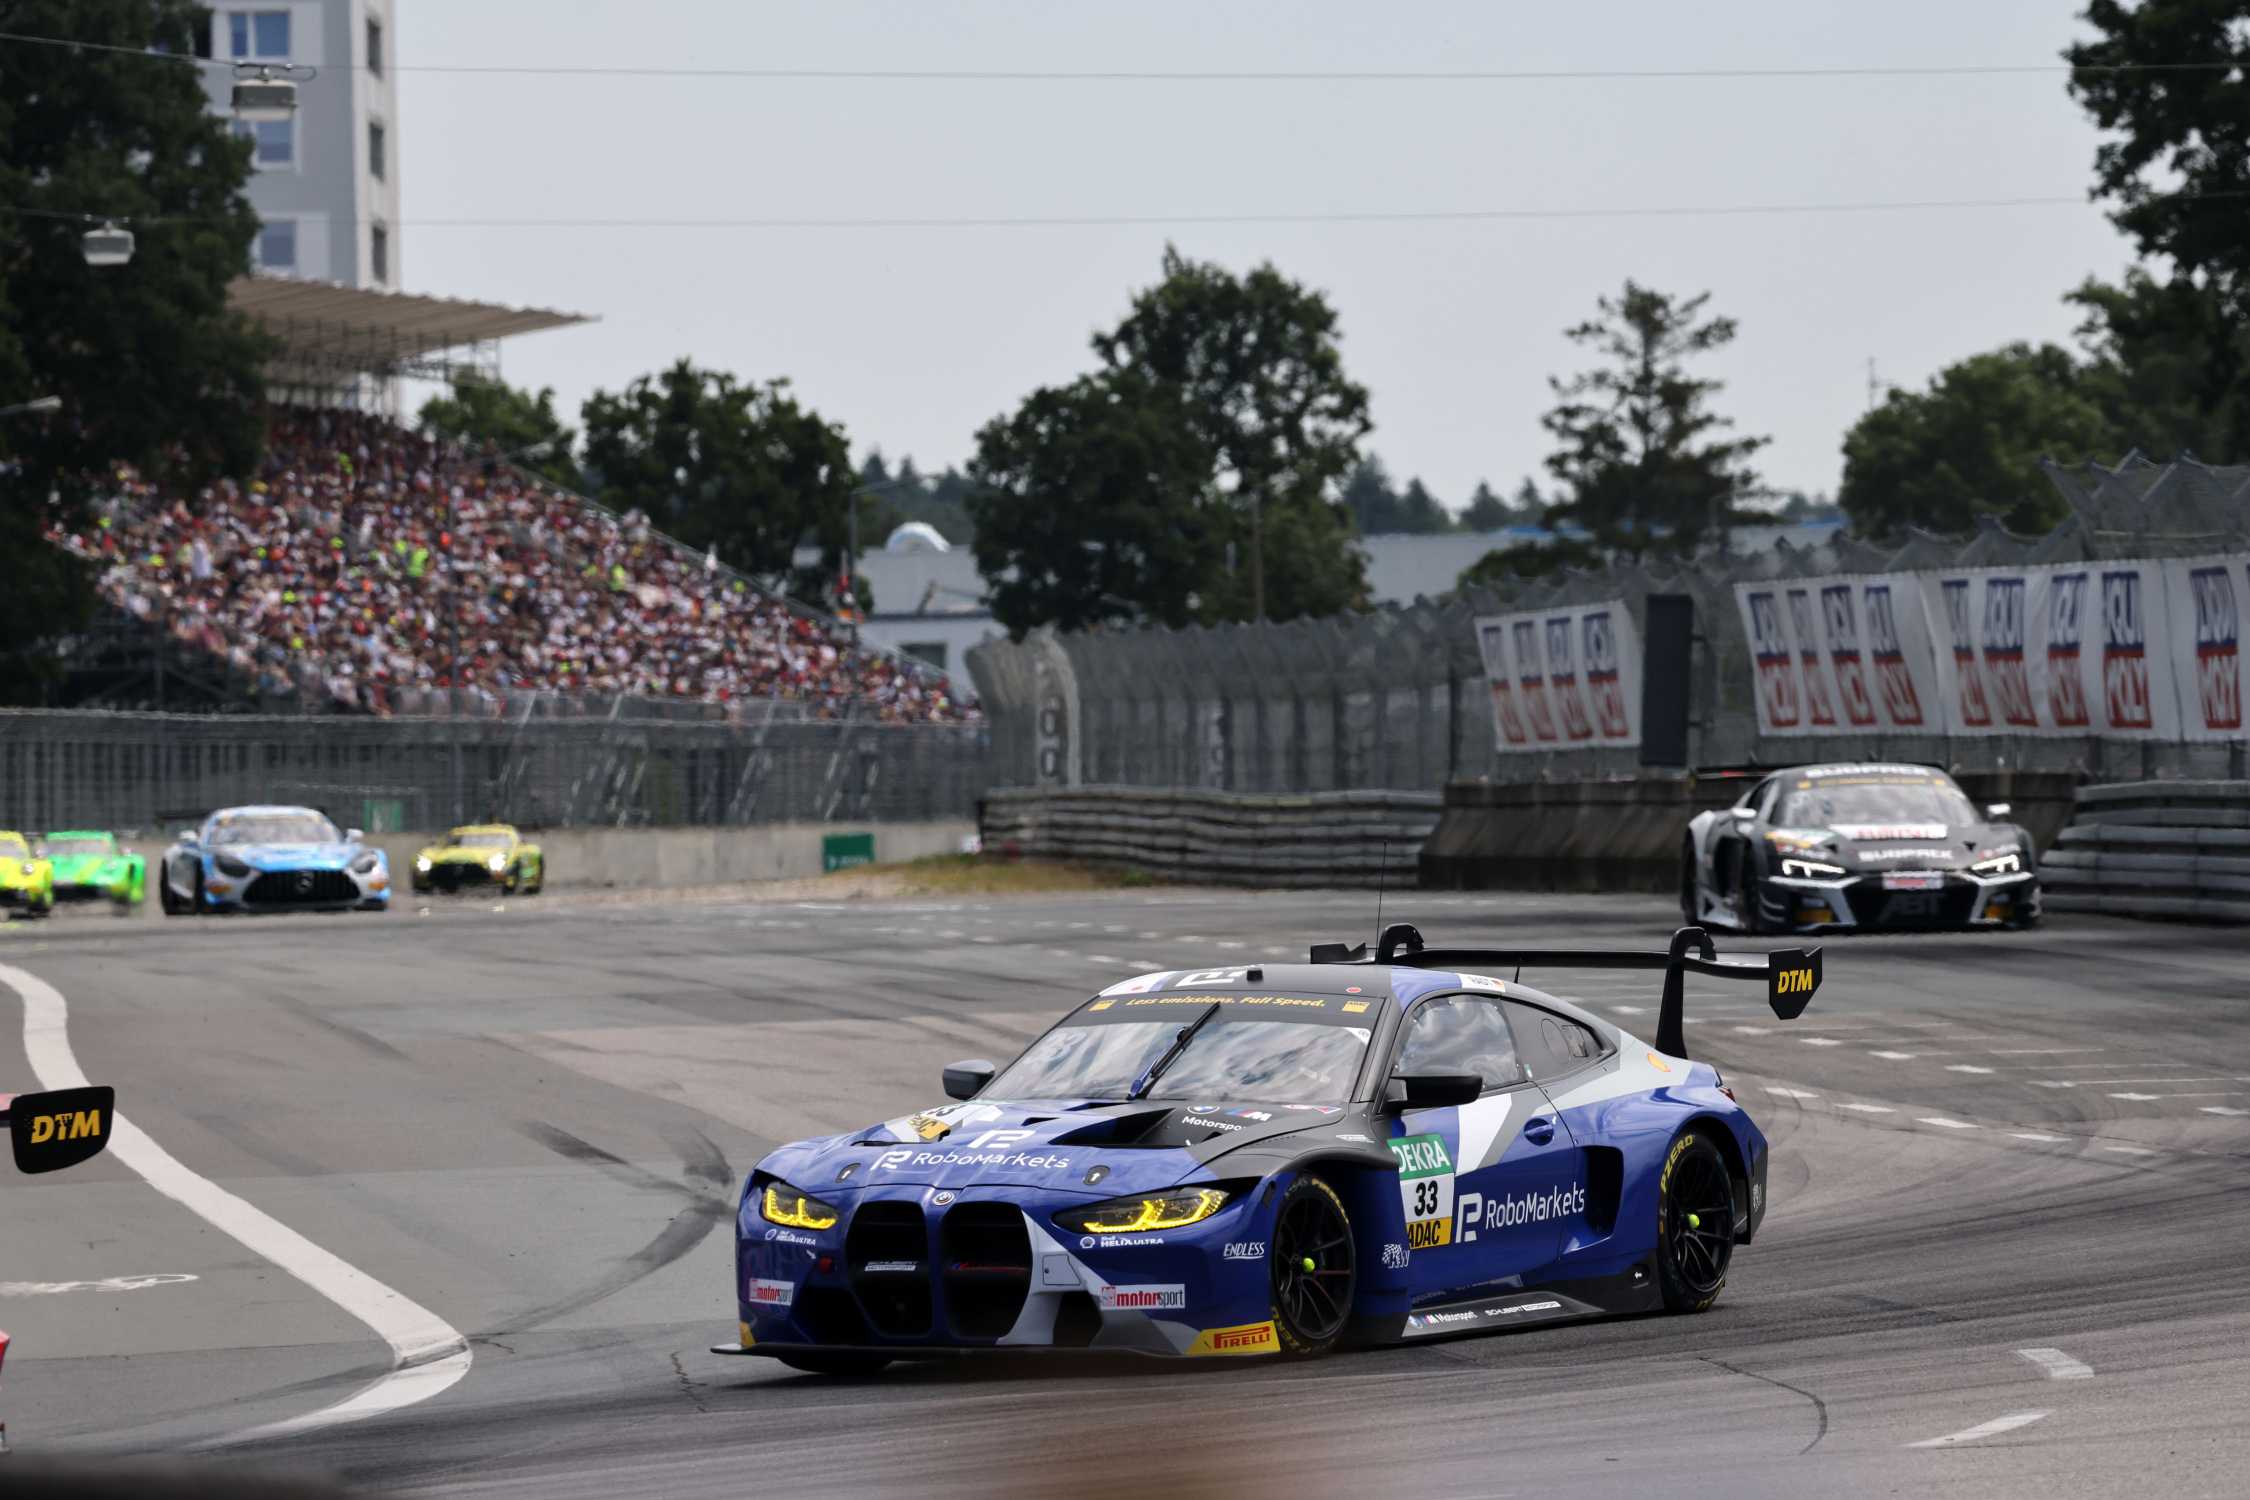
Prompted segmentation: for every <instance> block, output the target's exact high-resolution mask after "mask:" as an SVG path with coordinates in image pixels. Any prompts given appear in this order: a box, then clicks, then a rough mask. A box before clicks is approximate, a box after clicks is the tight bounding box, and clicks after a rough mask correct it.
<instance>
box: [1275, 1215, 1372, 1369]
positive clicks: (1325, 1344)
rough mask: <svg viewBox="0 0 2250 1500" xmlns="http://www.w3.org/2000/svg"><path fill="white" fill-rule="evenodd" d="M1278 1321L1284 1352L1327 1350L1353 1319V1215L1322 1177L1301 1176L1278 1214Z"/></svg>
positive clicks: (1302, 1353)
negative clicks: (1346, 1209) (1347, 1210)
mask: <svg viewBox="0 0 2250 1500" xmlns="http://www.w3.org/2000/svg"><path fill="white" fill-rule="evenodd" d="M1268 1248H1269V1249H1270V1250H1271V1251H1272V1254H1271V1256H1270V1257H1269V1259H1270V1260H1271V1263H1272V1267H1273V1327H1274V1334H1275V1336H1276V1337H1277V1338H1278V1339H1279V1340H1280V1341H1281V1348H1282V1352H1284V1353H1286V1354H1294V1355H1297V1356H1299V1357H1300V1358H1309V1357H1311V1356H1313V1355H1317V1354H1326V1353H1327V1352H1328V1351H1329V1350H1330V1349H1333V1348H1334V1347H1335V1346H1336V1341H1337V1340H1338V1339H1339V1338H1341V1337H1342V1336H1343V1333H1344V1325H1345V1324H1346V1323H1348V1322H1350V1321H1351V1315H1352V1292H1353V1290H1354V1287H1355V1285H1356V1283H1357V1281H1358V1266H1357V1263H1356V1260H1355V1258H1354V1256H1353V1249H1352V1221H1351V1215H1349V1214H1348V1213H1346V1212H1345V1211H1344V1200H1343V1199H1341V1198H1339V1197H1337V1196H1336V1190H1335V1189H1334V1188H1332V1187H1330V1186H1329V1185H1328V1184H1327V1183H1325V1182H1323V1181H1321V1180H1320V1179H1319V1178H1318V1177H1312V1176H1305V1177H1299V1178H1298V1179H1297V1180H1296V1181H1295V1182H1292V1183H1291V1184H1289V1191H1288V1192H1286V1193H1283V1194H1282V1195H1281V1206H1280V1208H1279V1209H1278V1210H1277V1211H1276V1212H1275V1214H1274V1225H1273V1242H1272V1244H1271V1245H1270V1246H1269V1247H1268Z"/></svg>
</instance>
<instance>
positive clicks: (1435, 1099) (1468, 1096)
mask: <svg viewBox="0 0 2250 1500" xmlns="http://www.w3.org/2000/svg"><path fill="white" fill-rule="evenodd" d="M1483 1093H1484V1080H1483V1079H1482V1078H1479V1077H1478V1076H1477V1075H1476V1074H1474V1073H1393V1074H1392V1075H1391V1082H1390V1087H1389V1088H1388V1089H1386V1090H1385V1091H1384V1099H1383V1102H1384V1103H1385V1104H1387V1105H1389V1106H1390V1107H1391V1108H1393V1109H1444V1108H1445V1107H1446V1106H1448V1105H1453V1104H1474V1103H1475V1102H1476V1101H1477V1099H1478V1098H1479V1097H1481V1096H1482V1095H1483Z"/></svg>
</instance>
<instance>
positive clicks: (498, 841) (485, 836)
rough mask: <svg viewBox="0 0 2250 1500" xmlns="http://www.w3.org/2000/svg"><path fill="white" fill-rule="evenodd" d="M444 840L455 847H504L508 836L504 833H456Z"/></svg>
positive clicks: (506, 844)
mask: <svg viewBox="0 0 2250 1500" xmlns="http://www.w3.org/2000/svg"><path fill="white" fill-rule="evenodd" d="M446 842H447V843H449V844H451V845H452V846H453V847H454V848H456V849H505V848H507V847H508V836H507V835H506V834H504V833H457V834H455V835H453V837H452V838H450V839H448V840H446Z"/></svg>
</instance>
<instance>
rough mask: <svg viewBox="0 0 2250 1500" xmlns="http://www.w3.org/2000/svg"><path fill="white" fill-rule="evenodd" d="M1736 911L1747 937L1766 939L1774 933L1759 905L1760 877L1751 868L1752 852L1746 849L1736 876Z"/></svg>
mask: <svg viewBox="0 0 2250 1500" xmlns="http://www.w3.org/2000/svg"><path fill="white" fill-rule="evenodd" d="M1734 894H1735V901H1734V909H1735V911H1736V913H1737V914H1738V919H1739V920H1740V921H1741V923H1742V931H1743V934H1744V935H1745V936H1747V937H1764V936H1766V935H1767V934H1769V933H1771V932H1772V931H1773V924H1772V923H1771V922H1768V921H1767V920H1766V915H1765V912H1764V910H1763V909H1762V908H1760V906H1759V905H1758V877H1757V875H1756V873H1755V872H1753V871H1752V870H1751V868H1750V851H1749V850H1747V849H1745V850H1744V851H1743V853H1742V859H1741V862H1740V863H1739V864H1738V865H1737V867H1736V869H1735V874H1734Z"/></svg>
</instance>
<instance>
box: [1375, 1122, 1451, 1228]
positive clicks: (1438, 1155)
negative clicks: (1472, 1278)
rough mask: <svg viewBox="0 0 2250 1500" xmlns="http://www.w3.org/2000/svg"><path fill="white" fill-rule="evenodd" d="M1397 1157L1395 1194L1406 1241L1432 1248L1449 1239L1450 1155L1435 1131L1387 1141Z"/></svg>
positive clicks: (1442, 1138)
mask: <svg viewBox="0 0 2250 1500" xmlns="http://www.w3.org/2000/svg"><path fill="white" fill-rule="evenodd" d="M1389 1145H1390V1148H1391V1154H1392V1155H1393V1156H1395V1157H1397V1158H1398V1196H1399V1203H1400V1206H1401V1207H1402V1208H1403V1209H1404V1210H1405V1212H1406V1245H1407V1248H1408V1249H1410V1250H1434V1249H1436V1248H1437V1247H1438V1246H1440V1245H1450V1244H1451V1243H1453V1158H1452V1156H1451V1155H1450V1154H1449V1153H1448V1152H1447V1151H1446V1149H1445V1138H1444V1137H1443V1136H1439V1135H1408V1136H1401V1137H1399V1138H1398V1139H1397V1140H1395V1141H1391V1142H1389Z"/></svg>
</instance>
